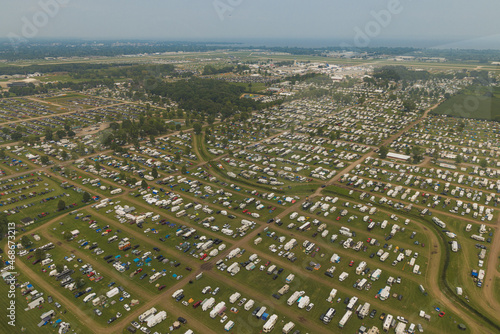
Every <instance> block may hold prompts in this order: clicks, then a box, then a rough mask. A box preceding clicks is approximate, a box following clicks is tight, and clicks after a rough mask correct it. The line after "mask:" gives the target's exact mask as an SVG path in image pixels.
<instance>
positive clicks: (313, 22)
mask: <svg viewBox="0 0 500 334" xmlns="http://www.w3.org/2000/svg"><path fill="white" fill-rule="evenodd" d="M44 4H52V5H51V6H48V7H47V6H45V5H44ZM54 4H56V6H55V7H54ZM44 7H45V8H46V9H43V8H44ZM47 8H48V9H47ZM381 11H382V12H383V13H385V14H387V13H389V15H382V16H380V17H379V19H378V21H377V19H376V18H375V17H374V16H373V13H380V12H381ZM47 12H48V13H49V15H47V14H46V13H47ZM499 12H500V1H492V0H475V1H471V0H15V1H14V0H3V1H2V5H1V19H0V37H8V36H14V35H16V36H24V37H26V38H27V39H31V38H47V37H48V38H67V37H78V38H86V39H162V40H190V41H201V40H225V41H242V40H249V39H251V40H254V41H259V40H262V39H269V40H281V41H282V43H285V42H283V41H285V40H286V41H289V40H309V41H310V42H311V41H317V43H319V44H331V45H335V44H339V40H342V41H344V42H345V43H347V44H352V45H355V46H365V44H366V46H378V45H384V44H392V45H394V44H396V45H397V44H401V45H417V44H418V45H420V44H421V43H422V41H430V42H431V43H429V45H428V46H442V45H444V44H446V43H448V42H457V41H459V42H460V43H459V44H460V45H462V44H464V43H465V44H470V45H475V44H478V46H477V47H491V48H499V47H500V43H498V42H499V36H500V31H499V30H500V24H499V20H498V13H499ZM30 28H31V29H30ZM479 45H482V46H479Z"/></svg>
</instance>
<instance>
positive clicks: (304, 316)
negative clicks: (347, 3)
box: [0, 79, 500, 334]
mask: <svg viewBox="0 0 500 334" xmlns="http://www.w3.org/2000/svg"><path fill="white" fill-rule="evenodd" d="M434 80H435V81H434ZM426 84H427V85H428V86H427V88H428V89H429V90H433V89H436V91H437V90H438V89H440V88H436V87H441V86H442V85H448V86H449V87H450V89H452V88H453V89H456V87H461V86H462V85H465V84H466V83H463V82H456V81H453V80H451V81H446V80H444V79H443V80H442V81H439V79H432V80H429V82H428V83H426ZM302 89H303V90H306V91H307V90H308V89H309V87H308V86H307V85H305V84H303V83H297V90H298V91H299V92H300V90H302ZM351 93H355V94H356V95H354V96H355V98H354V99H352V100H349V99H342V98H335V99H332V98H327V97H324V96H320V97H307V98H301V99H296V100H291V101H287V102H285V103H283V104H282V105H279V106H272V107H269V108H268V109H266V110H263V111H262V112H261V113H255V114H252V113H248V115H245V117H248V118H247V119H244V117H241V118H240V117H235V118H231V119H229V120H227V121H225V122H215V123H214V124H205V123H204V124H203V128H202V131H200V133H199V134H195V133H194V131H191V130H190V129H186V128H183V127H182V126H181V125H179V126H180V128H179V127H177V128H176V127H175V125H174V123H173V120H171V119H169V120H168V122H167V121H164V122H163V123H164V124H165V125H166V126H167V128H168V130H165V133H164V134H163V135H162V136H156V138H155V136H154V135H152V136H147V135H144V136H141V137H140V142H138V143H136V144H134V145H129V144H127V145H114V144H111V143H109V142H106V140H103V138H104V137H105V136H106V134H107V133H109V131H108V132H106V131H105V132H103V133H99V135H95V136H94V135H92V134H88V133H86V132H87V130H88V129H89V128H90V129H94V130H92V131H97V128H98V127H100V126H101V125H102V124H103V123H102V122H103V120H104V119H106V116H107V119H106V122H112V123H113V122H116V121H119V120H120V119H121V120H124V119H127V120H128V121H130V120H133V121H134V122H135V121H137V122H140V121H141V119H142V121H144V119H150V118H154V117H157V116H155V115H163V114H162V113H163V109H161V108H160V107H158V108H157V107H154V106H153V107H150V106H148V107H147V108H146V107H145V106H144V105H140V104H137V103H132V102H122V101H118V100H111V99H108V98H104V97H99V96H97V94H96V95H95V96H93V95H90V94H83V93H79V92H68V93H66V94H64V95H58V94H44V95H41V96H37V97H26V98H22V99H21V98H19V99H4V100H5V101H3V102H2V103H3V104H2V106H3V109H5V110H4V112H3V113H1V114H0V117H1V121H2V122H3V123H2V126H3V127H8V128H9V129H15V131H20V132H22V133H26V134H27V135H28V134H35V133H46V129H52V130H53V132H54V133H53V138H47V139H46V140H40V141H38V142H36V143H22V142H19V143H16V145H13V146H8V145H6V146H4V148H3V150H2V151H1V153H0V154H2V156H0V173H1V174H2V175H1V178H0V188H1V193H0V206H1V208H2V211H4V212H5V213H6V214H7V218H8V219H9V220H12V221H15V222H16V229H17V232H16V233H17V239H16V244H15V247H14V246H13V248H15V252H16V256H17V259H16V263H15V265H16V266H18V267H19V269H20V270H19V272H20V274H19V276H17V277H15V281H16V284H17V287H16V289H15V291H16V300H17V302H18V305H19V307H18V310H17V312H18V314H19V318H18V319H19V321H20V322H22V323H23V324H25V328H26V332H28V333H32V332H36V331H40V332H41V333H45V332H47V333H52V332H55V331H56V330H57V329H58V327H59V326H61V323H63V322H69V323H70V324H71V330H73V331H74V332H75V333H90V332H92V333H99V334H101V333H106V334H108V333H126V332H132V333H135V332H137V333H139V332H144V333H153V334H154V333H155V332H158V333H182V334H185V333H192V332H194V333H210V334H212V333H221V332H223V331H224V330H227V331H228V332H234V333H258V332H272V333H281V332H283V330H284V327H285V326H288V327H293V329H292V330H289V331H288V332H287V331H286V330H285V332H287V333H299V332H297V331H300V333H325V332H343V333H344V332H345V333H354V332H360V330H361V332H362V330H363V327H364V329H365V330H366V331H367V330H368V329H370V328H372V327H377V328H378V329H380V330H381V331H382V330H383V328H384V327H385V328H386V329H389V331H388V332H390V333H393V332H395V329H396V327H398V328H400V329H401V328H403V327H404V330H409V329H410V328H414V331H415V332H420V331H419V328H421V329H422V331H423V332H425V333H436V334H437V333H456V332H458V331H459V330H458V329H457V328H458V325H459V324H464V325H465V327H466V328H465V330H464V331H460V332H461V333H462V332H463V333H495V332H497V331H496V330H497V329H498V328H499V326H500V324H499V323H498V317H497V311H498V306H500V300H499V296H498V293H497V290H498V286H499V284H500V283H499V279H498V275H499V271H498V263H497V259H496V258H497V255H498V247H499V246H498V243H499V242H500V240H499V239H498V231H497V228H498V226H497V224H498V220H499V218H500V216H499V214H498V204H499V203H500V201H499V196H498V193H499V192H500V181H499V177H500V172H499V170H498V167H499V166H500V161H499V157H500V153H499V151H498V149H496V148H498V146H499V144H500V130H499V128H498V125H497V124H494V123H493V122H491V121H488V120H483V121H472V120H460V119H454V118H450V117H443V116H440V115H430V114H429V112H430V110H431V109H430V107H431V106H434V105H436V101H434V100H433V99H431V97H430V96H431V95H430V94H429V96H426V97H423V98H422V99H421V100H419V101H417V102H416V106H415V109H413V110H411V111H410V110H406V109H405V106H404V103H403V101H404V100H405V99H409V98H410V97H411V94H410V93H409V92H408V91H406V90H404V89H400V88H398V89H395V88H394V91H392V92H389V91H387V92H386V91H383V90H382V91H380V92H377V93H373V92H372V90H371V89H370V88H369V87H367V85H364V84H362V83H361V84H359V85H355V87H339V88H338V94H351ZM393 95H394V96H393ZM361 96H362V97H363V99H362V100H360V99H361ZM433 96H434V95H433ZM436 96H440V95H439V94H436ZM16 106H22V107H23V109H22V113H20V114H19V115H17V116H16V117H15V115H13V114H12V113H11V112H9V111H11V110H13V108H15V107H16ZM148 108H151V109H152V111H150V112H147V109H148ZM59 114H68V115H67V116H68V118H70V119H72V120H73V122H72V125H71V126H70V128H69V129H67V127H68V124H66V123H65V122H64V121H62V120H61V119H60V118H58V117H59V116H60V115H59ZM175 117H177V116H175ZM159 119H161V118H159ZM170 121H172V122H170ZM20 122H23V124H22V127H21V128H19V129H17V128H16V126H15V124H17V123H20ZM130 123H132V121H130ZM31 125H33V126H31ZM65 126H66V127H65ZM112 126H113V127H118V128H120V126H121V125H119V124H118V123H113V125H112ZM169 126H173V128H172V127H169ZM183 126H184V125H183ZM81 127H85V129H86V130H79V131H76V132H78V133H77V134H76V135H74V136H66V135H65V136H64V138H58V135H57V130H61V131H63V129H64V131H66V133H67V132H69V131H70V130H71V131H73V129H74V130H77V128H81ZM96 127H97V128H96ZM457 127H460V128H461V129H462V131H455V130H454V129H455V128H457ZM472 127H474V129H476V130H475V131H473V130H471V129H472ZM174 129H176V130H175V131H174ZM440 129H442V130H440ZM122 130H123V129H122ZM181 130H182V131H181ZM1 133H2V136H1V137H2V140H4V141H5V142H8V141H11V139H12V136H11V134H12V132H11V130H9V131H3V132H1ZM60 135H61V136H62V135H63V134H61V133H60ZM148 137H149V138H148ZM115 139H116V140H118V139H117V138H115ZM105 143H106V144H105ZM381 146H385V147H387V150H388V151H389V152H391V153H393V154H394V153H397V154H399V155H396V156H395V155H391V156H389V157H385V156H383V154H382V152H380V147H381ZM405 156H407V157H405ZM394 157H402V159H396V158H394ZM61 201H62V202H63V203H62V204H61ZM1 245H2V250H3V251H4V253H3V254H2V260H3V263H4V265H7V264H8V262H5V261H6V260H7V257H6V254H7V253H6V252H7V251H8V247H9V244H8V243H6V242H3V243H2V244H1ZM5 272H6V270H5V271H4V273H5ZM5 275H6V276H5V277H6V279H11V278H10V277H9V278H7V276H8V275H7V274H5ZM27 282H29V283H27ZM38 282H40V283H38ZM30 284H31V285H32V286H33V287H31V286H30ZM7 288H8V286H7V285H2V286H1V287H0V293H4V292H5V293H6V291H7ZM29 289H32V290H31V291H28V290H29ZM34 290H38V291H36V292H35V293H31V292H32V291H34ZM39 293H43V295H38V294H39ZM48 296H51V298H50V299H51V300H52V302H50V301H49V298H48ZM41 297H43V301H41V304H40V306H38V305H37V306H35V307H33V308H32V309H31V310H28V311H24V308H25V307H26V305H28V302H31V301H32V300H33V298H34V299H38V298H41ZM485 300H486V301H487V303H486V302H485ZM251 301H253V302H251ZM56 302H57V303H58V305H60V307H58V306H56V304H55V303H56ZM263 307H265V309H264V308H263ZM51 309H54V314H53V315H52V314H49V315H46V318H47V319H46V320H47V322H46V323H45V321H44V322H43V323H42V324H40V328H39V327H38V324H39V323H40V321H41V320H42V319H40V315H41V314H42V313H45V312H47V311H49V310H51ZM331 309H335V311H334V315H331V316H327V315H328V314H331V313H332V312H333V311H332V310H331ZM259 312H260V313H262V314H260V313H259ZM387 319H389V320H387ZM391 319H393V320H391ZM291 322H292V323H293V326H292V325H291V324H290V323H291ZM0 329H1V330H0V331H2V330H3V331H6V332H7V331H8V327H7V326H6V325H5V324H2V325H1V327H0ZM190 330H191V331H192V332H190Z"/></svg>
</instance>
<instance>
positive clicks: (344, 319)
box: [339, 310, 352, 328]
mask: <svg viewBox="0 0 500 334" xmlns="http://www.w3.org/2000/svg"><path fill="white" fill-rule="evenodd" d="M351 316H352V311H351V310H347V312H346V313H345V314H344V316H343V317H342V319H340V321H339V327H340V328H344V326H345V324H346V323H347V322H348V321H349V319H351Z"/></svg>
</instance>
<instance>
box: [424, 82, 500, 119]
mask: <svg viewBox="0 0 500 334" xmlns="http://www.w3.org/2000/svg"><path fill="white" fill-rule="evenodd" d="M432 113H433V114H438V115H447V116H452V117H459V118H472V119H483V120H496V121H500V89H495V90H494V91H493V96H491V97H486V96H484V93H483V92H479V91H478V92H466V93H463V94H458V95H455V96H452V97H450V98H449V99H448V100H446V101H444V102H443V103H441V104H440V105H439V106H438V107H437V108H435V109H434V110H433V111H432Z"/></svg>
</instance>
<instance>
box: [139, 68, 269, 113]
mask: <svg viewBox="0 0 500 334" xmlns="http://www.w3.org/2000/svg"><path fill="white" fill-rule="evenodd" d="M146 92H147V93H149V94H154V95H157V96H162V97H167V98H170V99H172V100H173V101H176V102H177V103H178V104H179V107H180V108H182V109H184V110H194V111H197V112H200V113H204V114H206V115H207V116H215V115H218V114H219V113H220V114H221V115H222V117H223V118H226V117H230V116H232V115H233V114H234V112H235V111H237V110H239V111H250V110H258V109H262V108H265V107H266V106H267V105H266V104H264V103H260V102H256V101H254V100H252V99H245V98H240V97H241V95H242V94H244V93H245V88H244V87H241V86H238V85H234V84H231V83H228V82H225V81H219V80H207V79H199V78H191V79H190V80H179V81H176V82H161V83H159V84H158V85H155V86H153V87H151V88H147V87H146Z"/></svg>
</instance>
